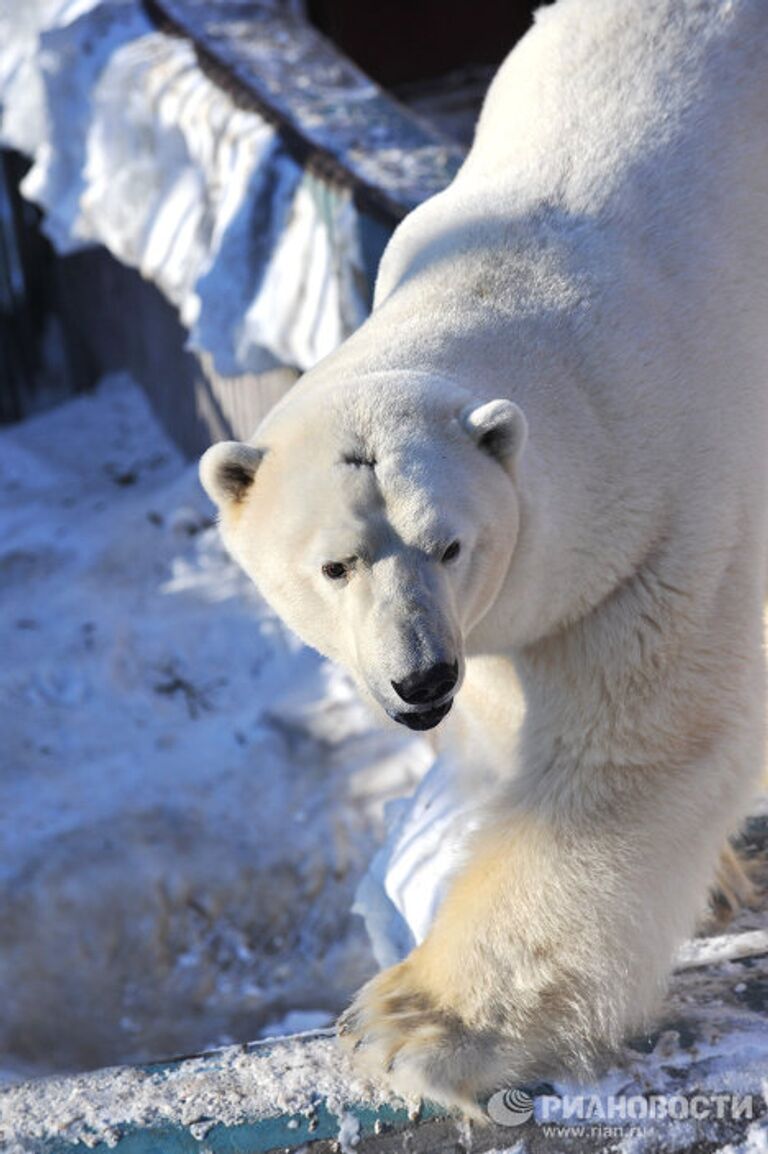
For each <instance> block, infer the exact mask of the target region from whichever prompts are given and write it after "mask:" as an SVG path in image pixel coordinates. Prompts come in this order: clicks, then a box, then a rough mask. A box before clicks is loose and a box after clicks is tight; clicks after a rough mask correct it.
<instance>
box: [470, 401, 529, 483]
mask: <svg viewBox="0 0 768 1154" xmlns="http://www.w3.org/2000/svg"><path fill="white" fill-rule="evenodd" d="M459 420H460V421H461V424H462V425H463V427H464V429H465V430H466V432H468V433H469V435H470V437H471V438H472V440H473V441H474V442H475V444H476V445H477V447H478V448H479V449H482V450H483V452H485V453H488V455H489V456H490V457H493V458H494V459H495V460H497V461H498V462H499V464H500V465H503V466H504V467H505V468H507V469H509V470H513V469H514V466H515V464H516V462H517V461H518V459H519V457H520V454H521V453H522V451H523V449H524V448H525V442H526V440H527V438H528V422H527V421H526V419H525V417H524V416H523V414H522V412H521V411H520V409H519V408H518V407H517V405H516V404H515V403H514V401H503V400H498V401H486V403H485V404H483V405H474V406H473V405H469V406H468V407H467V408H466V409H463V410H462V413H461V416H460V418H459Z"/></svg>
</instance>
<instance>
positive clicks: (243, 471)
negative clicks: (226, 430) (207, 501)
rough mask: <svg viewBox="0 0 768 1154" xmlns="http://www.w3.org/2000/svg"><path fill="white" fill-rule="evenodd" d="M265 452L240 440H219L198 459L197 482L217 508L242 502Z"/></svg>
mask: <svg viewBox="0 0 768 1154" xmlns="http://www.w3.org/2000/svg"><path fill="white" fill-rule="evenodd" d="M265 451H266V450H264V449H257V448H256V447H255V446H254V445H245V444H242V443H241V442H240V441H219V443H218V444H217V445H211V447H210V449H206V451H205V452H204V453H203V455H202V457H201V458H200V483H201V484H202V486H203V488H204V489H205V491H206V493H207V494H208V496H209V497H210V498H211V500H212V501H213V503H214V505H218V507H219V508H220V509H222V508H224V507H225V506H227V505H231V504H233V503H236V502H237V501H242V499H243V497H244V496H245V494H246V493H247V492H248V490H249V489H250V487H251V485H252V484H253V479H254V477H255V476H256V472H257V470H258V468H259V465H260V464H261V462H262V460H263V457H264V453H265Z"/></svg>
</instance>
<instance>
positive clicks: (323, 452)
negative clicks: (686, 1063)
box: [201, 0, 768, 1113]
mask: <svg viewBox="0 0 768 1154" xmlns="http://www.w3.org/2000/svg"><path fill="white" fill-rule="evenodd" d="M767 61H768V20H766V13H765V5H764V2H763V0H707V2H705V3H701V0H646V2H645V3H643V4H632V5H627V4H617V3H615V0H559V2H558V3H557V4H555V5H554V7H552V8H546V9H544V10H542V11H541V12H539V13H538V14H537V17H536V21H535V25H534V28H533V29H532V31H531V32H530V33H529V34H528V35H527V36H526V37H525V38H524V39H523V41H521V43H520V44H519V45H518V46H517V47H516V48H515V50H514V51H513V52H512V54H511V55H510V56H509V58H508V59H507V61H506V62H505V64H504V65H503V66H502V68H501V71H500V72H499V74H498V76H497V77H496V79H495V80H494V82H493V84H492V86H491V89H490V92H489V95H488V97H487V100H486V103H485V106H484V108H483V111H482V114H481V117H480V121H479V125H478V129H477V134H476V139H475V143H474V145H473V147H472V150H471V152H470V153H469V156H468V158H467V160H466V162H465V164H464V166H463V167H462V169H461V171H460V172H459V174H458V176H457V177H456V179H455V180H454V181H453V183H452V184H451V185H450V187H449V188H447V189H446V190H445V191H444V192H442V193H440V194H439V195H438V196H435V197H434V198H433V199H431V200H430V201H428V202H426V203H425V204H423V205H422V206H420V207H419V208H418V209H416V211H414V212H413V213H411V214H410V216H408V217H407V218H406V219H405V221H404V222H403V223H402V225H401V226H400V227H399V228H398V229H397V231H396V232H395V234H394V236H393V238H392V240H391V242H390V244H389V246H388V248H387V250H386V252H385V254H384V257H383V260H382V264H381V269H380V273H379V277H378V282H377V286H376V294H375V302H374V309H373V312H372V314H371V316H370V318H369V319H368V321H367V322H366V323H365V324H364V325H363V326H362V327H361V328H360V329H359V330H358V331H357V333H355V334H354V335H353V336H352V337H351V338H350V339H349V340H348V341H347V342H346V343H345V344H344V345H343V346H342V347H341V348H340V349H339V350H338V351H337V352H335V353H334V354H332V355H331V356H329V357H328V358H327V359H326V360H324V361H323V362H322V363H321V364H319V365H318V366H317V367H315V368H314V369H312V370H311V371H310V372H308V373H307V374H306V375H305V376H304V377H303V379H302V380H301V381H300V382H299V383H298V384H297V385H296V386H295V388H294V389H293V390H292V391H291V392H290V393H289V395H288V396H287V397H286V398H285V400H284V401H282V402H281V403H280V404H279V405H278V406H277V407H276V408H275V409H274V410H273V412H272V413H270V414H269V416H268V417H267V418H266V420H265V421H264V422H263V424H262V425H261V427H260V428H259V429H258V430H257V432H256V434H255V436H254V438H253V439H252V441H251V442H249V443H248V444H238V443H225V444H220V445H215V446H213V447H212V448H211V449H210V450H209V451H208V452H207V453H206V454H205V456H204V458H203V460H202V463H201V476H202V480H203V484H204V485H205V488H206V489H207V491H208V493H209V494H210V495H211V497H212V498H213V500H214V501H215V502H216V503H217V505H218V506H219V509H220V524H221V531H222V534H223V538H224V541H225V542H226V544H227V546H228V548H229V549H230V550H231V552H232V554H233V555H234V557H235V558H237V560H238V561H239V562H240V563H241V565H242V566H243V567H244V569H245V570H246V571H247V572H248V573H249V574H250V575H251V577H252V578H253V580H254V581H255V582H256V584H257V586H258V587H259V589H260V590H261V591H262V593H263V594H264V596H265V597H266V598H267V600H268V601H269V602H270V603H271V604H272V605H273V607H274V608H275V609H276V611H277V612H278V613H279V614H280V615H281V616H282V617H283V618H284V619H285V621H286V622H287V623H288V624H289V625H290V626H291V627H292V628H293V629H294V630H295V631H296V632H297V633H298V634H299V636H300V637H302V638H303V639H304V640H305V641H306V642H307V643H308V644H309V645H311V646H314V647H316V648H317V649H319V650H320V651H321V652H322V653H324V654H327V655H328V656H329V657H331V658H333V659H335V660H337V661H339V662H341V663H342V664H343V665H345V666H346V667H347V668H348V669H350V670H351V671H352V673H353V675H354V676H355V677H356V679H357V681H358V683H359V684H360V686H361V688H362V689H363V690H364V692H365V693H366V694H368V696H369V697H370V699H371V700H372V701H373V702H375V703H376V704H377V705H378V706H379V707H380V708H381V709H382V710H383V711H384V712H385V713H386V714H388V715H389V717H390V718H392V719H393V720H394V722H395V723H399V724H402V725H405V726H409V727H410V728H412V729H417V730H429V729H433V728H435V727H439V728H438V729H437V734H438V737H439V735H440V734H441V733H442V732H445V734H446V738H445V740H446V741H447V742H449V743H450V741H451V740H452V739H455V741H456V746H455V749H454V750H453V759H454V761H455V762H456V763H457V766H458V769H457V772H458V773H459V774H462V773H464V772H466V780H467V781H468V782H470V783H471V782H472V781H473V780H477V779H478V774H479V778H483V775H484V774H486V771H487V776H489V779H492V780H493V782H494V783H495V784H494V786H493V788H492V789H491V790H490V793H487V794H485V795H484V808H483V810H482V813H481V814H480V816H479V818H478V819H477V820H476V821H475V822H474V828H473V830H472V832H471V834H470V835H469V836H468V838H467V844H466V846H465V848H464V850H463V852H462V854H461V855H460V860H458V861H457V862H456V864H455V868H454V870H453V875H452V877H451V879H450V881H449V884H448V886H447V888H446V892H445V895H444V897H443V899H442V901H441V903H440V904H439V908H438V909H437V911H436V913H435V915H434V919H433V921H432V923H431V925H430V926H429V928H428V932H427V933H426V936H425V937H424V940H423V941H422V942H421V944H420V945H418V947H417V948H415V949H414V950H413V952H412V953H411V954H410V955H409V956H408V957H407V958H405V959H404V960H403V961H402V962H400V963H399V964H397V965H395V966H393V967H391V968H390V969H387V970H385V971H383V972H382V973H380V974H379V975H378V976H377V977H375V978H374V979H373V980H372V981H371V982H369V983H368V985H366V986H365V987H364V988H363V989H362V990H361V991H360V993H359V995H358V997H357V999H356V1001H355V1003H354V1005H353V1006H352V1007H351V1009H350V1010H349V1011H348V1012H347V1013H346V1015H345V1016H344V1018H343V1019H342V1022H341V1026H340V1033H341V1035H342V1037H343V1038H344V1039H345V1040H346V1041H348V1042H350V1043H351V1044H352V1045H353V1046H354V1049H355V1054H356V1057H357V1059H358V1060H360V1061H362V1062H363V1063H364V1064H366V1066H367V1068H369V1069H371V1070H373V1071H379V1072H382V1073H385V1074H386V1076H387V1077H388V1078H389V1079H390V1082H391V1084H392V1085H393V1087H394V1088H395V1089H401V1090H405V1091H407V1092H408V1093H413V1092H420V1093H421V1094H422V1095H423V1096H425V1097H428V1098H431V1099H435V1100H437V1101H439V1102H442V1103H446V1104H449V1105H457V1106H459V1107H461V1108H463V1109H464V1110H466V1111H467V1112H468V1113H473V1112H476V1111H478V1109H479V1103H480V1102H482V1100H483V1097H484V1095H487V1094H488V1093H490V1092H492V1091H493V1090H495V1089H496V1088H498V1087H500V1086H509V1085H512V1084H514V1083H516V1082H518V1083H519V1082H526V1081H529V1080H531V1079H535V1078H539V1077H541V1076H552V1075H553V1074H557V1073H558V1072H563V1071H567V1072H568V1073H569V1074H571V1075H575V1076H587V1075H589V1073H590V1072H591V1071H592V1070H593V1069H594V1066H595V1063H596V1062H597V1061H598V1060H599V1057H600V1055H601V1053H603V1052H604V1050H605V1048H606V1047H611V1046H613V1045H615V1044H616V1043H617V1042H618V1041H619V1040H620V1038H621V1037H622V1036H623V1035H624V1034H625V1033H626V1032H627V1031H630V1030H634V1029H636V1028H638V1027H641V1026H643V1025H644V1024H645V1023H646V1022H647V1021H648V1019H649V1016H650V1015H652V1014H653V1011H654V1008H655V1007H656V1005H657V1002H658V998H659V994H660V992H661V991H663V988H664V982H665V978H666V975H667V972H668V970H669V967H670V963H671V959H672V957H673V953H674V950H675V948H676V946H677V945H678V943H679V942H680V941H681V940H682V939H683V938H684V937H685V936H686V935H687V934H689V932H690V931H691V928H692V925H693V922H694V919H695V917H696V915H697V912H698V911H699V909H700V906H701V903H702V900H703V895H704V894H705V891H706V889H707V887H708V885H709V884H710V882H711V880H712V877H713V874H714V871H715V867H716V862H717V859H718V853H719V850H720V847H721V846H722V845H723V843H724V840H725V839H726V838H727V836H728V835H729V833H730V832H732V831H733V830H734V828H735V827H736V826H737V825H738V822H739V820H740V817H741V815H742V814H743V812H744V809H745V806H746V804H747V803H748V800H749V797H750V795H751V792H752V790H753V789H754V786H755V782H756V779H757V777H758V775H759V772H760V768H761V765H762V754H763V702H764V669H763V653H762V644H761V615H762V607H763V597H764V593H765V589H766V560H767V550H768V521H767V516H766V510H767V508H768V505H767V503H766V495H767V494H768V469H767V458H768V455H767V454H766V448H767V447H768V388H767V387H766V386H767V385H768V380H767V379H766V377H767V375H768V277H767V276H766V272H765V270H766V268H767V267H768V164H767V161H768V116H766V109H768V67H767V65H766V62H767ZM518 683H519V685H520V686H521V687H522V692H523V695H524V698H525V713H524V720H523V722H522V725H521V726H520V727H519V729H518V727H517V726H516V725H515V718H516V708H515V707H513V706H512V705H511V704H510V702H511V698H512V695H514V694H515V693H516V692H517V690H516V686H517V684H518ZM451 710H453V712H452V713H451ZM462 726H463V728H462ZM462 734H464V738H463V739H462ZM467 734H469V735H470V736H469V738H467V736H466V735H467ZM483 779H484V778H483ZM484 780H485V779H484ZM468 788H470V789H471V788H472V787H471V784H470V785H469V786H468Z"/></svg>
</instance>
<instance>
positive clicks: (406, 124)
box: [144, 0, 464, 220]
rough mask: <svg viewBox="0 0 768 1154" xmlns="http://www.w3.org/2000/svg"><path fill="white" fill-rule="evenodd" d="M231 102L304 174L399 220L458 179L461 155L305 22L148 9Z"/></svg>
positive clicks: (193, 2) (189, 8)
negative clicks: (247, 111)
mask: <svg viewBox="0 0 768 1154" xmlns="http://www.w3.org/2000/svg"><path fill="white" fill-rule="evenodd" d="M144 6H145V8H146V10H147V12H148V13H149V15H150V17H151V18H152V19H153V20H154V21H155V22H156V23H157V24H158V25H159V26H160V27H162V28H163V29H164V30H166V31H170V30H175V31H176V32H178V33H180V34H181V35H183V36H185V37H187V38H188V39H190V40H191V41H192V43H193V44H194V45H195V47H196V49H197V52H198V56H199V58H200V60H201V63H202V64H203V66H204V67H206V68H207V70H208V71H210V72H211V73H212V76H213V79H214V80H215V81H216V83H218V84H219V85H220V86H221V87H223V88H225V89H226V90H228V91H230V92H231V93H232V94H233V96H235V97H236V98H238V99H239V100H240V101H242V102H244V103H245V104H246V105H250V106H251V107H253V108H254V109H255V110H256V111H258V112H259V113H260V115H262V116H263V117H264V118H265V119H267V120H269V121H270V122H271V123H274V124H275V125H276V126H277V127H278V128H279V131H280V134H281V136H282V137H283V139H284V141H285V143H286V145H287V147H288V148H289V150H290V151H291V152H292V153H293V154H294V156H295V157H296V159H297V160H298V162H299V163H300V164H302V165H303V166H304V167H308V168H310V169H312V170H313V171H316V172H317V173H318V174H319V175H322V176H325V177H326V178H327V179H329V180H331V181H332V180H339V181H341V182H342V183H345V184H347V185H348V186H351V187H352V188H353V189H354V190H355V193H356V197H357V200H358V202H359V203H360V204H361V205H363V206H364V207H366V208H368V209H369V210H371V211H374V212H379V213H382V214H383V215H384V216H385V217H388V218H390V219H391V220H399V219H400V218H401V217H403V216H405V214H406V213H407V212H410V210H411V209H412V208H415V207H416V205H417V204H420V203H421V201H423V200H426V199H427V197H429V196H433V195H434V194H435V193H437V192H440V191H441V189H443V188H445V186H446V185H447V184H448V183H449V182H450V181H451V180H452V179H453V177H454V175H455V174H456V172H457V171H458V169H459V166H460V165H461V162H462V160H463V159H464V150H463V149H462V148H461V146H460V145H457V144H455V143H454V142H453V141H450V140H448V139H447V138H444V137H443V136H442V135H441V134H440V133H439V132H437V131H436V130H434V129H433V128H432V127H431V126H430V125H429V124H427V123H426V122H425V121H422V120H420V119H419V118H418V117H416V116H414V115H413V114H412V113H411V112H409V111H408V109H406V108H404V107H403V106H402V105H400V104H398V103H397V101H395V100H393V99H392V98H391V97H390V96H388V95H387V94H386V93H385V92H384V91H383V90H382V89H381V88H379V86H378V85H377V84H375V83H374V82H373V81H372V80H370V79H369V78H368V77H367V76H365V74H364V73H363V72H361V71H360V69H359V68H357V67H356V66H355V65H354V64H353V63H352V62H351V61H350V60H348V59H347V58H346V57H345V56H343V55H342V54H341V53H340V52H339V51H338V50H337V49H336V48H335V47H334V45H333V44H332V43H331V41H330V40H327V39H326V38H325V37H324V36H323V35H322V34H321V33H320V32H318V31H317V30H316V29H315V28H313V26H312V25H311V24H309V23H308V22H307V21H306V20H304V19H302V18H301V17H299V16H297V15H294V14H292V13H290V12H288V11H285V10H281V9H280V8H278V7H275V6H270V5H264V6H262V5H260V4H258V3H253V0H217V2H216V3H212V2H211V0H144Z"/></svg>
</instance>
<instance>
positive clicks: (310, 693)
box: [0, 376, 430, 1077]
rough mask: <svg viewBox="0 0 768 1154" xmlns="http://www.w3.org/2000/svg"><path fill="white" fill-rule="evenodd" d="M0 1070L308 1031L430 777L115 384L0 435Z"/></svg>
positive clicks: (63, 1066)
mask: <svg viewBox="0 0 768 1154" xmlns="http://www.w3.org/2000/svg"><path fill="white" fill-rule="evenodd" d="M0 525H1V526H2V531H1V532H0V589H1V590H2V601H3V608H4V611H3V614H2V622H1V623H0V629H1V630H2V651H3V654H4V660H3V666H2V673H1V674H0V678H1V680H0V725H1V726H2V732H3V738H4V740H3V747H4V754H3V758H2V763H1V765H0V845H1V846H2V852H1V853H0V879H1V880H2V885H1V887H0V924H2V925H3V934H2V938H1V939H0V1000H1V1001H2V1004H3V1007H4V1011H3V1014H2V1016H0V1069H2V1070H4V1071H5V1072H6V1074H7V1076H8V1077H18V1076H22V1075H33V1074H44V1073H50V1072H52V1071H56V1070H67V1069H82V1068H90V1067H94V1066H98V1065H103V1064H107V1063H112V1062H118V1061H131V1060H142V1059H146V1058H150V1057H157V1056H160V1055H167V1054H171V1053H178V1052H188V1051H190V1050H193V1049H198V1048H201V1047H206V1046H210V1045H212V1044H223V1043H226V1042H228V1041H239V1040H245V1039H253V1038H255V1037H258V1036H260V1035H261V1034H263V1033H265V1032H269V1033H280V1032H289V1031H292V1030H295V1029H297V1028H300V1029H307V1028H309V1027H314V1026H318V1025H322V1024H324V1023H327V1022H330V1021H331V1020H332V1018H333V1016H334V1015H335V1014H336V1013H337V1012H338V1011H339V1010H340V1009H341V1008H342V1007H343V1005H344V1003H345V1002H346V1000H347V999H348V998H349V996H350V995H351V993H352V992H353V991H354V989H355V987H356V986H357V985H358V984H359V982H360V981H362V980H364V979H365V978H366V977H367V976H368V975H370V973H371V972H373V970H374V969H375V964H374V961H373V958H372V955H371V952H370V948H369V946H368V942H367V937H366V934H365V931H364V929H363V927H362V923H361V922H360V920H359V919H358V918H356V917H355V916H353V915H352V914H351V913H350V907H351V904H352V899H353V894H354V890H355V887H356V885H357V883H358V881H359V879H360V877H361V875H362V874H363V872H364V870H365V867H366V865H367V863H368V861H369V859H370V857H371V854H372V852H373V851H374V850H375V848H376V845H377V843H378V841H379V840H380V838H381V833H382V829H383V808H384V805H385V804H386V803H387V801H388V800H389V799H391V798H393V797H396V796H401V795H403V794H408V793H410V792H411V791H412V789H413V787H414V785H415V784H416V783H417V781H418V779H419V777H420V775H421V774H422V772H423V770H424V768H425V767H426V766H427V764H428V763H429V760H430V754H429V752H428V750H427V747H426V744H424V743H422V742H421V741H420V740H418V739H416V738H415V737H414V736H413V735H410V734H407V733H406V732H405V731H403V730H400V729H395V727H394V726H393V727H392V728H390V729H380V728H377V724H378V722H377V720H376V719H374V718H373V717H372V716H371V715H370V714H369V713H368V712H367V710H366V709H365V707H363V706H362V705H361V703H360V702H359V701H358V699H357V697H356V695H355V692H354V690H353V688H352V687H351V685H350V683H349V681H348V680H347V679H346V678H345V677H344V676H343V675H342V674H341V673H340V672H339V671H338V670H337V669H334V668H332V667H331V666H329V665H328V664H327V663H326V662H324V661H322V660H321V659H320V658H319V657H317V656H316V655H314V654H312V653H310V652H309V651H307V650H306V649H305V648H303V647H302V646H301V645H300V644H299V643H298V642H297V641H296V640H295V639H294V638H293V637H292V636H291V635H290V634H289V633H287V631H286V630H285V629H284V627H283V626H282V625H281V623H280V622H279V621H278V620H277V619H276V618H275V617H274V616H273V614H272V613H271V612H270V611H269V610H268V609H267V608H266V607H265V605H264V604H263V602H261V600H260V599H259V597H258V595H257V594H256V592H255V590H254V589H253V588H252V587H251V585H250V583H249V582H248V581H247V579H246V578H245V577H243V576H242V575H241V574H240V572H239V571H238V569H237V568H236V567H235V566H234V564H233V563H232V562H231V561H230V560H229V559H228V557H227V556H226V555H225V554H224V552H223V549H222V546H221V545H220V542H219V538H218V532H217V530H216V528H215V526H214V524H213V510H212V507H211V506H210V505H209V504H208V501H207V498H206V497H205V495H204V494H203V492H202V490H201V489H200V487H199V484H198V480H197V474H196V468H195V466H194V465H189V464H186V463H185V462H184V461H182V460H181V459H180V458H179V456H178V455H177V454H176V452H175V450H174V449H173V448H172V447H171V445H170V443H169V442H168V440H167V438H166V437H165V436H164V435H163V433H162V432H161V431H160V429H159V427H158V426H157V424H156V422H155V421H154V419H153V417H152V415H151V414H150V412H149V410H148V408H147V405H146V402H145V400H144V398H143V394H142V393H141V392H140V390H139V389H138V388H137V387H136V386H135V385H134V384H133V383H132V382H131V380H130V379H128V378H126V377H124V376H121V377H112V378H110V379H107V380H105V381H104V382H103V383H102V385H101V387H100V388H99V389H98V391H97V392H95V393H94V394H92V395H83V396H80V397H78V398H76V399H74V400H71V401H69V402H68V403H66V404H64V405H62V406H60V407H59V408H57V409H54V410H52V411H50V412H48V413H46V414H44V415H42V416H39V417H36V418H33V419H31V420H29V421H26V422H24V423H23V424H21V425H17V426H15V427H12V428H8V429H6V430H5V431H3V432H2V434H0Z"/></svg>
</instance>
